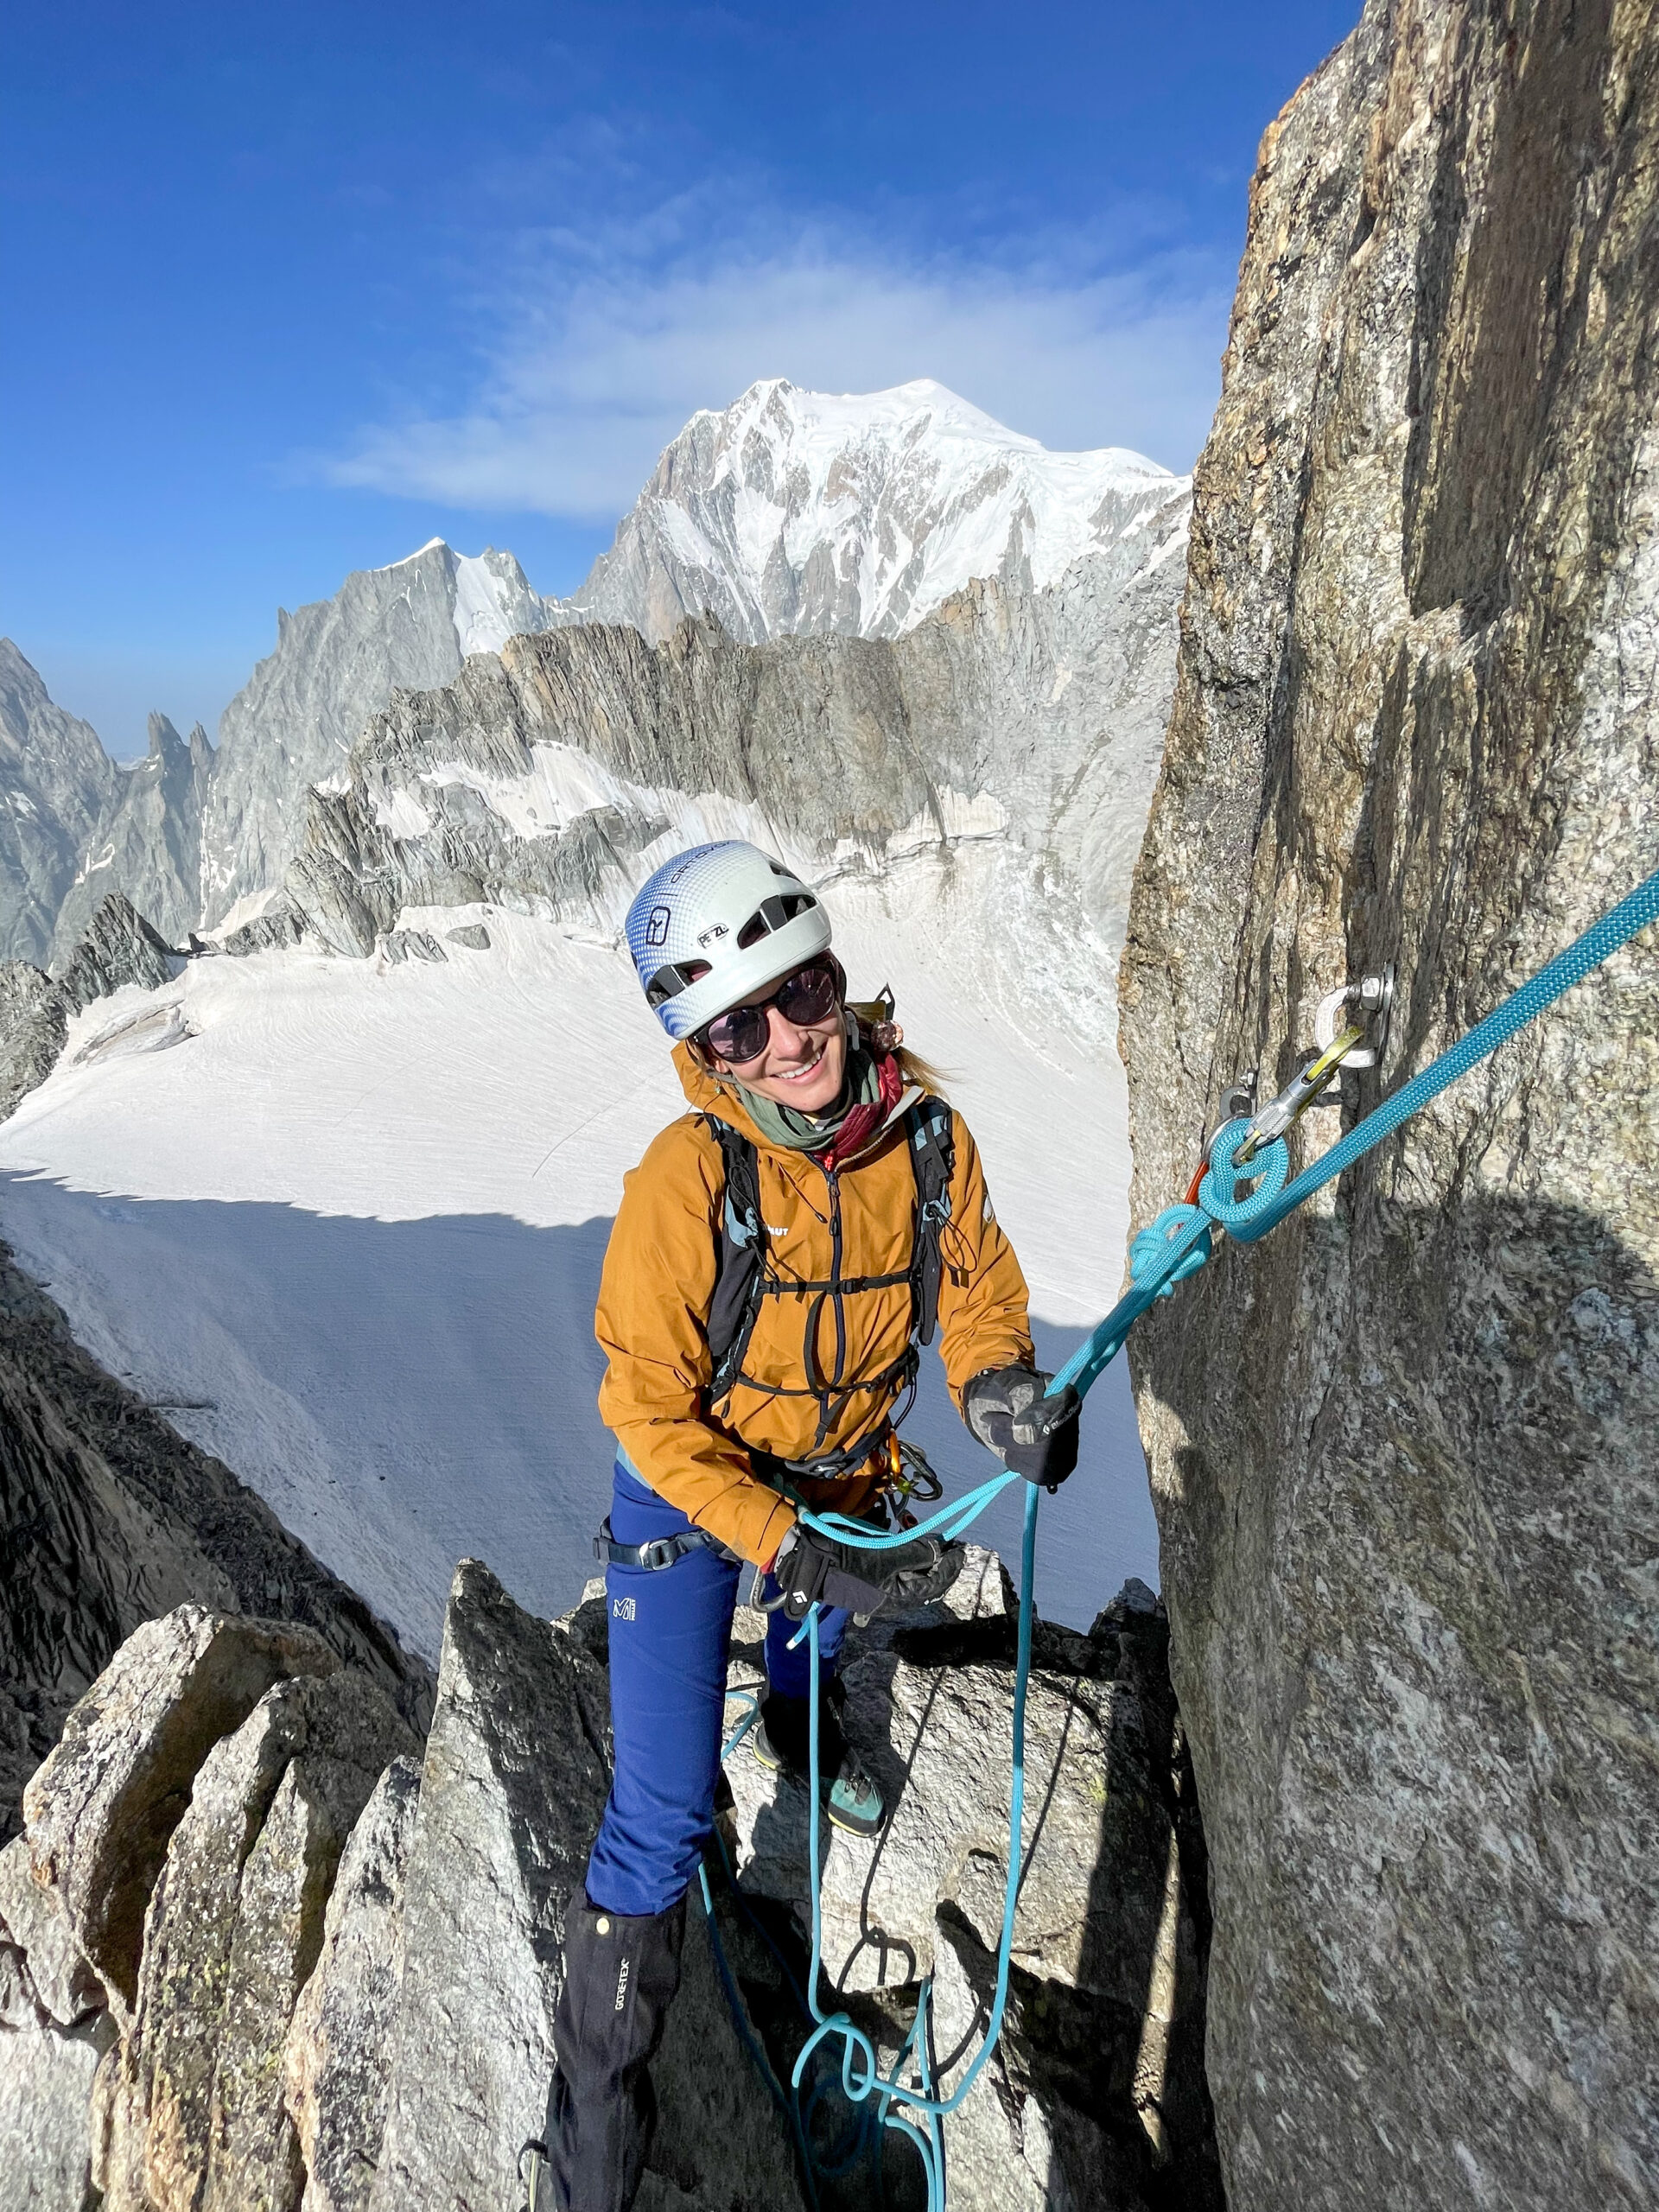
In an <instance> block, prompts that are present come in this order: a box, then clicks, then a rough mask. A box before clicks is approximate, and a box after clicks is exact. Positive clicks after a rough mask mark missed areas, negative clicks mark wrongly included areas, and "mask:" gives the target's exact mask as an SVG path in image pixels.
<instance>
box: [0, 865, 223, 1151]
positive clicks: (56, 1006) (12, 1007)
mask: <svg viewBox="0 0 1659 2212" xmlns="http://www.w3.org/2000/svg"><path fill="white" fill-rule="evenodd" d="M183 964H184V963H183V958H182V957H181V955H179V954H178V953H176V952H175V951H174V950H173V948H172V947H171V946H170V945H169V944H167V942H166V941H165V939H163V938H162V937H161V936H160V935H159V934H158V932H157V931H155V930H154V929H152V928H151V927H150V925H149V923H148V922H147V921H146V920H145V919H144V918H143V915H142V914H141V913H139V912H137V910H136V909H135V908H134V906H132V904H131V902H130V899H126V898H124V897H123V895H122V894H121V893H119V892H118V891H112V892H110V893H108V894H107V895H106V896H105V898H104V899H101V900H100V901H99V905H98V906H97V907H96V909H95V910H94V911H93V913H92V919H91V922H90V924H89V925H88V926H87V928H86V933H85V934H84V935H83V936H82V937H81V938H79V941H78V942H77V943H76V944H75V945H74V947H73V950H72V951H71V953H70V955H69V957H68V958H67V961H66V963H65V964H64V967H63V970H62V973H61V974H60V976H58V978H57V980H56V981H55V982H54V980H53V979H52V978H51V977H50V976H48V975H47V974H46V973H45V972H44V970H43V969H39V968H35V967H33V966H31V965H30V963H29V962H28V961H26V960H8V961H6V962H5V963H3V965H0V1121H4V1119H5V1118H6V1116H8V1115H9V1114H12V1113H15V1112H16V1109H17V1108H18V1106H19V1105H20V1104H21V1103H22V1100H23V1099H25V1098H26V1097H27V1096H29V1092H30V1091H31V1090H35V1088H36V1087H37V1086H38V1085H39V1084H42V1083H44V1082H45V1081H46V1078H47V1077H48V1076H49V1075H50V1074H51V1072H52V1071H53V1069H54V1067H55V1066H56V1065H57V1064H58V1058H59V1056H60V1053H61V1052H62V1051H63V1047H64V1042H65V1039H66V1038H67V1035H68V1029H69V1023H70V1020H71V1019H72V1018H73V1016H74V1015H75V1014H79V1013H80V1012H81V1011H82V1010H83V1009H84V1008H85V1007H88V1006H90V1005H91V1004H92V1001H93V1000H94V999H100V998H105V997H107V996H108V995H109V994H110V993H111V992H113V991H118V990H119V989H120V988H122V986H123V985H124V984H125V983H136V984H137V986H138V988H140V989H141V990H146V991H153V990H156V989H158V988H160V986H161V985H162V984H163V983H167V982H171V981H172V980H173V978H174V977H175V976H176V975H177V974H178V973H179V972H180V970H181V968H182V966H183ZM181 1033H188V1032H181Z"/></svg>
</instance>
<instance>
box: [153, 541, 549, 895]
mask: <svg viewBox="0 0 1659 2212" xmlns="http://www.w3.org/2000/svg"><path fill="white" fill-rule="evenodd" d="M546 619H547V602H546V601H543V599H542V598H541V597H540V595H539V594H537V593H536V592H534V591H532V590H531V587H530V585H529V583H528V582H527V581H526V579H525V576H524V570H523V569H521V568H520V567H519V566H518V563H517V561H515V560H514V559H513V557H512V554H511V553H498V552H496V551H495V550H493V549H491V550H488V551H486V552H484V553H481V554H480V555H478V556H476V558H474V559H471V560H469V559H467V558H466V557H465V556H462V555H461V554H458V553H456V552H454V550H452V548H450V547H449V546H448V545H446V544H445V543H443V541H442V538H434V539H433V540H432V541H431V543H429V544H427V545H423V547H422V548H421V550H420V551H419V552H418V553H414V554H411V555H410V557H409V558H408V559H407V560H406V561H397V562H394V563H392V564H391V567H390V568H385V569H359V570H356V571H354V572H353V574H352V575H349V576H347V578H346V582H344V584H342V585H341V587H340V590H339V591H338V592H336V593H335V594H334V597H333V598H332V599H327V600H319V601H315V602H314V603H313V604H311V605H309V606H307V607H301V608H300V609H299V610H298V611H297V613H292V614H290V613H288V611H287V610H286V609H285V608H279V609H278V610H277V650H276V651H275V652H273V653H272V654H270V657H269V658H267V659H265V660H262V661H261V662H260V663H259V665H258V666H257V668H256V669H255V670H254V672H253V674H252V676H251V677H250V678H249V680H248V682H247V683H246V684H245V686H244V687H243V689H242V690H240V691H238V694H237V696H236V697H235V698H234V699H232V702H231V703H230V705H229V706H228V707H226V709H225V712H224V714H223V715H221V716H220V717H219V747H218V751H217V753H215V755H214V758H213V773H212V776H211V778H210V779H209V780H208V782H207V786H206V788H205V790H204V791H203V793H202V800H201V849H200V893H199V907H198V912H199V914H200V920H201V921H202V923H203V924H206V925H217V924H218V923H219V922H220V921H222V919H223V918H224V917H225V915H226V912H228V911H230V910H231V909H232V907H233V906H235V905H236V903H237V902H238V900H239V899H245V898H250V897H253V896H256V895H257V894H258V893H261V892H264V891H267V890H270V889H271V888H273V887H275V886H276V885H277V884H278V883H279V882H280V881H281V880H282V875H283V869H284V868H285V867H286V866H287V865H288V863H289V861H290V860H292V859H293V857H294V856H295V855H296V853H297V852H298V851H299V849H300V847H301V845H302V842H303V839H304V834H305V825H306V792H307V791H308V787H309V786H310V785H313V784H318V783H326V782H327V781H328V780H329V779H332V778H334V777H337V776H338V775H339V774H340V772H341V771H342V770H343V769H344V767H345V765H346V755H347V753H349V751H350V749H351V747H352V744H353V741H354V740H355V739H356V737H357V736H358V734H359V732H360V731H361V729H362V728H363V726H364V724H365V722H366V721H368V720H369V718H370V716H371V715H375V714H378V712H379V711H380V710H381V709H382V708H383V707H384V706H385V703H386V702H387V700H388V699H389V698H390V697H391V696H392V694H393V692H394V691H397V690H405V689H406V690H429V689H430V688H431V687H432V686H433V685H434V684H439V683H448V682H449V681H450V680H451V679H452V678H453V677H455V676H456V675H458V674H459V673H460V671H461V667H462V665H463V664H464V663H465V661H466V658H467V655H468V654H469V653H478V652H490V653H493V652H499V650H500V648H501V646H502V645H504V644H505V642H506V640H507V639H508V638H509V637H512V636H514V635H516V634H518V632H522V631H533V630H539V629H540V628H542V627H543V624H544V622H545V620H546ZM194 918H195V917H194V916H193V920H194Z"/></svg>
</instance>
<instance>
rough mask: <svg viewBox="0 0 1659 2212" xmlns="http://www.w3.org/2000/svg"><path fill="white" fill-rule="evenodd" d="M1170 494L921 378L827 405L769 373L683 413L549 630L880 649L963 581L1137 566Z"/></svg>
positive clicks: (1114, 463) (1149, 474) (1143, 464)
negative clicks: (1085, 565)
mask: <svg viewBox="0 0 1659 2212" xmlns="http://www.w3.org/2000/svg"><path fill="white" fill-rule="evenodd" d="M1187 490H1188V480H1186V479H1185V478H1177V477H1173V476H1172V475H1171V474H1169V472H1168V471H1167V470H1166V469H1162V468H1160V467H1158V466H1157V464H1156V463H1155V462H1154V461H1147V460H1145V459H1143V457H1142V456H1141V454H1135V453H1129V452H1126V451H1124V450H1122V449H1121V448H1117V447H1114V446H1108V447H1104V448H1102V449H1101V450H1099V451H1098V452H1094V453H1050V452H1048V451H1047V450H1046V448H1044V447H1042V446H1040V445H1039V444H1038V442H1037V441H1036V440H1035V439H1034V438H1027V437H1021V436H1020V435H1019V434H1018V433H1017V432H1015V431H1013V430H1009V429H1005V428H1004V427H1003V425H1002V424H1001V423H998V422H995V421H993V419H992V418H991V416H988V415H986V414H982V412H981V411H980V410H979V409H978V408H976V407H972V406H970V405H969V403H968V402H967V401H966V400H965V399H959V398H958V397H957V395H956V393H955V392H953V391H946V389H945V387H944V385H941V384H935V383H933V382H932V381H931V379H930V378H918V379H917V380H916V381H915V382H913V383H911V384H902V385H896V386H895V387H894V388H893V390H892V391H875V392H868V393H864V394H860V395H835V394H831V393H828V392H821V391H801V390H800V389H799V388H798V386H797V385H792V384H790V383H787V382H786V381H785V379H784V378H781V377H772V378H766V380H765V381H763V382H761V383H760V384H755V385H750V387H749V389H748V390H747V391H746V392H745V393H744V394H743V396H742V397H741V399H739V400H738V401H736V402H735V404H734V405H732V406H730V407H728V408H726V409H725V410H723V411H722V412H721V413H718V414H715V413H712V412H710V411H709V410H703V411H702V412H701V413H699V414H696V415H694V416H692V418H691V420H690V422H689V423H687V424H686V426H685V428H684V429H683V430H682V431H681V433H680V435H679V436H678V437H677V438H676V439H675V440H674V442H673V443H672V444H671V446H669V447H668V448H667V449H666V451H665V452H664V454H663V455H662V458H661V459H660V460H659V461H658V464H657V467H656V470H655V472H654V474H652V479H651V481H650V482H649V483H648V484H647V485H646V486H645V490H644V491H643V492H642V493H640V495H639V499H637V500H636V501H635V503H634V505H633V507H632V511H631V512H629V514H628V515H627V516H626V518H624V520H623V522H622V524H621V525H620V528H619V529H618V531H617V534H616V543H615V544H614V545H613V547H612V549H611V550H610V551H609V552H608V553H606V554H604V555H602V556H601V558H600V559H599V561H598V562H596V563H595V564H594V569H593V572H592V574H591V575H589V576H588V581H587V582H585V583H584V584H583V585H582V588H581V589H580V590H579V591H577V592H575V593H574V594H572V596H571V597H570V598H569V599H568V600H564V601H560V602H559V603H558V607H557V610H556V613H557V619H558V620H582V621H600V622H628V623H632V626H634V628H635V629H637V630H641V631H643V632H645V636H646V637H648V638H651V639H658V638H661V637H665V636H666V635H667V633H668V632H670V631H671V629H673V627H674V626H675V625H676V624H677V622H679V621H681V620H683V618H684V617H685V616H686V615H687V614H701V613H705V612H706V613H713V614H715V616H717V617H718V619H719V620H720V622H721V626H722V627H723V628H724V629H725V630H727V631H728V632H729V634H730V635H731V636H732V637H734V638H737V639H741V640H742V641H743V642H745V643H747V644H751V645H755V644H759V643H760V642H761V641H762V640H763V639H767V638H777V637H783V636H786V635H788V634H790V633H791V632H800V631H807V632H812V633H813V634H815V635H819V634H823V632H830V631H842V632H849V633H851V634H852V635H854V636H856V637H861V638H893V637H897V636H898V635H899V633H900V632H903V631H905V630H908V629H910V628H912V627H913V626H914V625H915V624H916V623H918V622H919V621H920V620H922V618H923V617H924V615H926V614H929V613H931V612H932V610H933V609H934V608H935V607H938V606H940V605H942V604H943V602H944V601H945V600H947V599H949V598H950V596H951V595H952V594H954V593H956V592H958V591H960V590H961V589H962V588H963V586H964V585H965V584H967V583H969V582H973V581H974V580H975V579H976V578H978V577H990V576H994V577H995V578H997V579H998V580H999V581H1000V582H1003V583H1005V584H1012V585H1018V586H1022V587H1024V588H1026V589H1027V590H1034V591H1042V590H1046V588H1048V587H1049V586H1050V585H1052V584H1054V583H1057V582H1058V581H1059V579H1060V578H1061V577H1062V576H1063V575H1065V572H1066V570H1067V569H1069V568H1071V565H1072V564H1073V563H1075V562H1077V561H1079V560H1081V559H1082V558H1083V557H1084V556H1085V555H1087V554H1090V553H1094V552H1098V551H1101V550H1104V549H1106V548H1107V547H1109V546H1111V545H1113V544H1115V543H1117V542H1118V541H1119V540H1121V539H1123V538H1126V537H1134V536H1136V535H1141V536H1142V537H1143V539H1144V548H1143V550H1144V551H1145V552H1146V554H1147V556H1151V555H1153V554H1154V552H1155V551H1156V550H1157V549H1158V547H1159V546H1160V543H1162V542H1163V540H1164V539H1165V538H1166V537H1167V536H1168V534H1169V531H1170V530H1172V529H1173V528H1175V527H1177V526H1178V525H1179V523H1180V521H1181V520H1182V518H1183V517H1184V515H1185V504H1186V497H1187Z"/></svg>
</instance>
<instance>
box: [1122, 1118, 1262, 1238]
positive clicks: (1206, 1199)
mask: <svg viewBox="0 0 1659 2212" xmlns="http://www.w3.org/2000/svg"><path fill="white" fill-rule="evenodd" d="M1249 1133H1250V1124H1249V1122H1248V1121H1244V1120H1240V1121H1236V1122H1227V1123H1226V1124H1225V1125H1224V1127H1223V1128H1220V1129H1219V1130H1217V1133H1216V1138H1215V1141H1214V1142H1213V1143H1212V1144H1211V1147H1210V1166H1209V1167H1208V1169H1207V1170H1206V1172H1205V1178H1204V1180H1203V1182H1202V1183H1200V1184H1199V1185H1198V1204H1199V1205H1201V1206H1202V1207H1203V1208H1204V1211H1205V1213H1207V1214H1208V1215H1209V1217H1210V1218H1211V1221H1218V1222H1219V1223H1220V1224H1221V1225H1222V1227H1223V1228H1224V1229H1235V1230H1236V1229H1245V1228H1248V1227H1249V1224H1250V1223H1251V1222H1253V1221H1254V1220H1255V1219H1256V1217H1258V1215H1261V1214H1264V1213H1265V1212H1266V1211H1267V1210H1268V1207H1269V1206H1270V1205H1272V1204H1273V1202H1274V1199H1275V1198H1277V1197H1278V1195H1279V1193H1280V1192H1281V1191H1282V1190H1283V1189H1284V1187H1285V1181H1286V1179H1287V1176H1288V1175H1289V1173H1290V1147H1289V1146H1288V1145H1287V1143H1286V1142H1285V1141H1284V1139H1283V1137H1274V1138H1273V1139H1272V1140H1271V1141H1269V1142H1268V1143H1267V1144H1264V1145H1263V1146H1262V1148H1261V1150H1260V1151H1259V1152H1258V1153H1257V1154H1256V1155H1255V1158H1254V1159H1253V1160H1251V1161H1250V1163H1249V1166H1247V1167H1236V1166H1234V1165H1233V1154H1235V1153H1236V1151H1237V1150H1238V1148H1239V1147H1240V1145H1242V1144H1243V1141H1244V1140H1245V1138H1246V1137H1247V1136H1248V1135H1249ZM1249 1182H1254V1183H1255V1189H1254V1190H1253V1191H1247V1192H1244V1193H1243V1196H1241V1195H1240V1192H1239V1187H1238V1186H1239V1185H1240V1184H1241V1183H1249ZM1170 1211H1172V1212H1173V1211H1175V1209H1174V1208H1173V1207H1172V1208H1171V1209H1170ZM1154 1226H1155V1224H1154Z"/></svg>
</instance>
